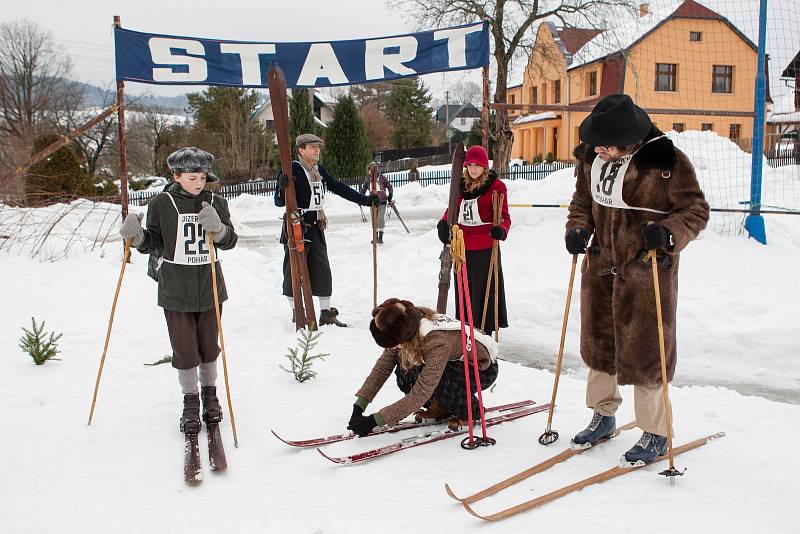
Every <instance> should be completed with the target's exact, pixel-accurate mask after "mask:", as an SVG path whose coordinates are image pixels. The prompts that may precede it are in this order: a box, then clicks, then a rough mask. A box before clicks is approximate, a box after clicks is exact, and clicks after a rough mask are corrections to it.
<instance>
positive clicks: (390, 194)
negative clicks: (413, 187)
mask: <svg viewBox="0 0 800 534" xmlns="http://www.w3.org/2000/svg"><path fill="white" fill-rule="evenodd" d="M392 196H394V193H389V196H387V197H386V202H391V201H392Z"/></svg>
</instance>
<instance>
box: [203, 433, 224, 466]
mask: <svg viewBox="0 0 800 534" xmlns="http://www.w3.org/2000/svg"><path fill="white" fill-rule="evenodd" d="M206 429H207V430H208V463H209V465H210V466H211V470H212V471H225V470H226V469H227V468H228V460H227V458H225V448H224V447H223V445H222V436H221V435H220V432H219V423H212V424H210V425H207V426H206Z"/></svg>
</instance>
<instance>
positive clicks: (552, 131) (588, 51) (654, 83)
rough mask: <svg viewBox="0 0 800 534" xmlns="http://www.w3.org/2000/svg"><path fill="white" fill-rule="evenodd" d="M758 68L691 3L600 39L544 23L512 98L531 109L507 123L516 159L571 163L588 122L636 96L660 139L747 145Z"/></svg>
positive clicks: (744, 48)
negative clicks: (703, 138)
mask: <svg viewBox="0 0 800 534" xmlns="http://www.w3.org/2000/svg"><path fill="white" fill-rule="evenodd" d="M757 59H758V53H757V49H756V46H755V44H753V42H751V41H750V40H749V39H748V38H747V37H746V36H745V35H744V34H743V33H742V32H740V31H739V30H738V29H737V28H736V27H735V26H734V25H733V24H731V23H730V22H729V21H728V20H727V19H726V18H725V17H723V16H722V15H720V14H719V13H716V12H715V11H712V10H710V9H708V8H706V7H704V6H702V5H701V4H699V3H698V2H695V1H694V0H685V1H683V2H680V1H676V2H671V3H668V5H666V6H664V8H662V9H661V10H660V11H659V12H651V10H650V8H649V5H648V4H646V3H644V4H641V6H640V9H639V16H638V17H636V18H633V19H629V20H623V21H620V22H619V23H618V27H617V28H614V29H607V30H603V31H601V30H593V29H592V30H589V29H579V28H563V29H558V28H556V27H555V26H554V25H553V24H552V23H549V22H546V23H543V24H542V25H540V26H539V28H538V31H537V34H536V42H535V45H534V52H533V53H532V54H531V60H530V61H529V63H528V66H527V67H526V69H525V73H524V76H523V82H522V84H521V85H519V86H515V87H513V88H511V89H510V90H509V92H508V100H507V103H508V104H511V103H512V99H513V100H514V102H513V103H515V104H526V105H527V106H526V107H525V108H524V110H523V111H522V112H517V113H514V114H513V115H510V119H511V121H512V130H513V132H514V146H513V149H512V157H515V158H522V159H525V160H528V161H531V160H533V159H534V158H536V157H537V156H538V157H542V158H546V157H547V155H548V153H552V155H553V156H555V158H556V159H560V160H568V159H572V151H573V149H574V148H575V146H576V145H577V144H578V143H579V142H580V140H579V137H578V126H579V125H580V123H581V121H582V120H583V119H584V118H585V117H586V116H587V115H588V114H589V112H590V111H591V109H592V107H593V106H594V105H595V104H596V103H597V102H598V101H599V100H600V99H601V98H603V97H605V96H607V95H609V94H612V93H626V94H629V95H630V96H631V97H632V98H633V99H634V101H635V102H636V103H637V104H638V105H639V106H641V107H642V108H644V109H645V110H646V111H647V112H648V113H649V114H650V117H651V118H652V120H653V122H654V123H655V124H656V126H657V127H658V128H660V129H661V130H663V131H669V130H676V131H683V130H713V131H715V132H716V133H718V134H719V135H722V136H725V137H730V138H731V139H735V140H738V139H749V138H751V137H752V127H753V100H754V81H755V73H756V68H757ZM767 95H768V97H769V89H768V90H767ZM748 148H749V147H748Z"/></svg>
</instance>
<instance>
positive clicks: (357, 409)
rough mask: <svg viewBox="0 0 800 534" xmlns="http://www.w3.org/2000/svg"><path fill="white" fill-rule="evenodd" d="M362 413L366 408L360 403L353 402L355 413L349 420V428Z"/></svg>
mask: <svg viewBox="0 0 800 534" xmlns="http://www.w3.org/2000/svg"><path fill="white" fill-rule="evenodd" d="M362 415H364V408H362V407H361V406H359V405H358V404H353V415H351V416H350V421H348V422H347V428H348V429H349V428H350V427H351V426H352V425H353V423H354V422H355V421H357V420H358V418H359V417H361V416H362Z"/></svg>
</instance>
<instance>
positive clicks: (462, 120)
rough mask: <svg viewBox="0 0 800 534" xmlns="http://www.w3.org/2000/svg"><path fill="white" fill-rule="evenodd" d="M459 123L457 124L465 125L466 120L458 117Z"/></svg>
mask: <svg viewBox="0 0 800 534" xmlns="http://www.w3.org/2000/svg"><path fill="white" fill-rule="evenodd" d="M459 121H460V122H459V123H460V124H467V119H466V118H464V117H460V118H459Z"/></svg>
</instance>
